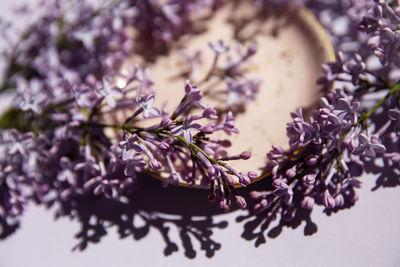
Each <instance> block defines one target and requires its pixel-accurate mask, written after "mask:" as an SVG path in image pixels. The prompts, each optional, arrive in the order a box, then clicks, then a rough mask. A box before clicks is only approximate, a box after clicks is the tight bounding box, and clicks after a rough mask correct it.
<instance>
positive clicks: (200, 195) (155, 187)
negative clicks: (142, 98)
mask: <svg viewBox="0 0 400 267" xmlns="http://www.w3.org/2000/svg"><path fill="white" fill-rule="evenodd" d="M265 186H266V182H264V181H261V182H259V183H256V184H254V185H251V186H249V188H247V189H242V190H241V191H242V192H241V193H242V194H244V195H245V194H247V193H248V192H249V191H250V190H260V189H265ZM207 195H208V190H203V189H195V188H184V187H168V188H163V187H162V186H161V182H160V181H158V180H156V179H154V178H152V177H149V176H145V175H143V176H141V177H139V180H138V187H137V189H136V192H134V193H133V194H132V197H131V198H130V202H129V204H124V203H120V202H117V201H114V200H109V199H105V198H93V197H90V198H82V199H79V200H78V201H77V202H76V203H74V205H73V206H71V205H70V204H69V203H63V204H62V205H61V207H60V209H59V211H58V212H57V217H63V216H68V217H72V218H74V219H75V220H77V221H78V222H79V223H80V225H81V229H80V231H79V232H78V233H77V234H76V238H77V240H78V244H77V245H76V246H75V247H74V250H76V249H78V250H84V249H86V248H87V247H88V245H89V244H90V243H93V244H94V243H98V242H100V241H101V239H102V237H104V236H105V235H107V232H108V230H109V229H110V230H112V231H115V227H116V229H117V232H118V235H119V236H120V238H132V239H134V240H140V239H142V238H145V237H146V236H147V234H148V233H149V232H150V230H153V231H154V230H156V231H158V232H159V234H160V235H161V238H162V239H163V241H164V243H165V248H164V255H165V256H168V255H170V254H172V253H174V252H177V251H178V250H179V243H180V244H181V246H182V248H183V250H184V254H185V256H186V257H188V258H195V257H196V256H197V253H198V252H199V251H196V249H195V247H198V246H195V243H198V245H199V247H200V250H202V251H204V253H205V255H206V256H207V257H212V256H214V254H215V252H216V251H217V250H219V249H220V248H221V246H222V244H221V243H219V242H218V241H216V240H214V239H213V231H214V230H216V229H224V228H227V227H228V222H227V221H224V220H223V219H219V218H220V217H216V216H215V215H218V214H222V213H223V211H222V210H221V209H220V208H219V207H218V205H216V204H215V203H209V202H208V201H207ZM296 201H297V200H296ZM297 204H298V205H297V207H298V208H297V209H296V210H295V211H294V213H293V214H294V219H293V220H292V221H291V222H289V221H285V219H284V218H280V219H279V220H276V221H275V220H274V219H275V218H268V217H266V216H265V214H264V213H260V214H256V213H254V212H252V211H251V209H248V210H247V214H246V215H239V216H238V217H237V221H238V222H242V223H244V229H243V234H242V237H243V238H244V239H246V240H249V241H253V240H254V241H255V246H259V245H260V244H262V243H265V242H266V239H265V237H269V238H276V237H278V236H279V234H280V233H281V232H282V230H283V228H284V227H288V228H297V227H299V226H300V225H301V224H302V222H303V221H304V222H305V223H306V224H305V228H304V234H305V235H311V234H313V233H315V232H316V231H317V226H316V224H315V223H314V222H312V221H311V218H310V215H311V214H310V212H309V211H307V210H304V209H302V208H301V207H300V203H299V202H298V203H297ZM249 207H252V205H251V203H250V205H249ZM236 209H237V208H235V207H233V209H232V211H235V210H236ZM240 214H243V213H240ZM271 222H278V223H277V225H275V226H273V227H271V226H272V225H271ZM110 227H112V228H110Z"/></svg>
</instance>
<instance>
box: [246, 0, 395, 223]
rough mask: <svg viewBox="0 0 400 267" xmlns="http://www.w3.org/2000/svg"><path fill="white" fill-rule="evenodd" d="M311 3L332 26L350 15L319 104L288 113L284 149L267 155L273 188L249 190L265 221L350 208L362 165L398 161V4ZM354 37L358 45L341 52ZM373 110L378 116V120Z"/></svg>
mask: <svg viewBox="0 0 400 267" xmlns="http://www.w3.org/2000/svg"><path fill="white" fill-rule="evenodd" d="M310 2H311V3H310V5H311V7H313V8H314V9H315V10H319V11H321V10H324V11H326V10H328V11H329V13H328V16H330V20H329V24H332V23H331V21H332V20H333V21H335V18H339V17H340V16H343V15H346V14H347V16H346V18H348V19H349V21H348V22H349V25H348V28H345V30H347V33H344V34H343V35H344V36H339V37H338V36H337V35H336V36H334V37H336V39H335V38H334V40H335V41H336V42H337V43H336V44H335V45H336V47H337V48H338V52H337V58H336V62H329V63H327V64H324V65H323V71H324V73H325V76H324V77H323V78H321V79H320V80H319V83H320V84H321V85H322V88H323V92H324V96H323V97H322V98H321V100H320V103H319V108H318V109H317V110H315V111H314V113H313V115H312V116H311V117H310V118H304V117H303V114H302V111H301V109H300V110H299V111H298V112H297V113H292V114H291V116H292V121H291V122H289V123H288V124H287V135H288V137H289V149H288V150H284V149H283V148H281V147H279V146H274V147H273V149H272V150H271V151H270V152H269V153H268V154H267V158H268V164H267V166H266V171H267V172H269V173H270V174H271V175H270V177H271V178H270V189H267V190H265V191H253V192H251V193H250V196H251V197H252V198H253V199H254V200H255V206H254V209H255V210H256V211H258V212H261V211H262V212H265V213H266V218H267V220H269V221H271V220H273V219H274V218H276V215H277V214H280V215H281V217H280V218H281V220H283V221H284V222H290V221H292V220H293V219H294V217H295V216H296V212H297V211H298V210H300V209H303V210H311V209H312V208H313V206H314V205H316V204H317V205H323V206H324V207H325V209H326V211H327V212H330V211H337V210H339V209H342V208H346V207H350V206H352V205H353V204H354V203H355V202H356V201H357V199H358V196H357V192H356V189H357V188H359V187H360V186H361V184H362V181H361V180H360V177H361V175H362V174H363V173H364V172H365V171H366V170H367V168H366V165H368V164H379V163H378V162H379V160H381V161H382V160H383V161H384V166H387V167H388V166H391V167H392V168H394V167H395V166H396V167H397V164H398V155H399V154H398V153H399V146H398V137H399V132H398V130H399V129H398V114H399V111H398V110H399V109H398V103H399V95H400V84H399V81H398V80H396V75H397V74H396V71H398V60H399V59H400V53H399V48H398V45H399V42H398V40H397V39H396V36H397V35H398V34H399V31H398V28H399V25H400V16H399V14H398V11H399V7H394V5H396V4H395V3H391V2H390V1H375V3H373V2H372V1H371V2H368V1H356V2H357V3H358V4H356V5H354V6H351V3H353V2H354V1H341V6H339V7H338V5H337V4H336V3H333V2H332V3H331V5H332V6H335V8H336V9H334V8H332V7H329V3H328V2H329V1H328V2H327V3H320V2H319V1H310ZM350 6H351V8H350ZM346 7H349V9H346ZM340 8H342V9H340ZM354 14H362V15H364V17H362V19H361V20H360V19H358V18H357V16H354ZM322 21H324V19H322ZM327 22H328V20H327ZM327 28H328V29H329V26H328V25H327ZM354 29H356V30H354ZM357 29H358V31H357ZM331 34H334V29H331ZM344 37H347V38H344ZM352 39H353V41H354V40H357V43H356V45H357V46H356V47H354V48H353V49H346V48H348V47H349V46H348V42H349V40H352ZM339 49H343V51H340V50H339ZM356 52H357V53H356ZM371 62H373V63H374V64H371ZM397 79H398V78H397ZM382 110H383V111H382ZM377 113H381V115H382V116H381V117H379V118H378V119H376V118H375V117H374V116H375V115H376V114H377ZM374 114H375V115H374ZM389 140H390V141H389ZM389 150H390V152H389ZM294 199H296V200H297V203H301V204H300V206H299V205H294V204H293V202H294Z"/></svg>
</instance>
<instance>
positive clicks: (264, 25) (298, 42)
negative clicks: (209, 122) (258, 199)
mask: <svg viewBox="0 0 400 267" xmlns="http://www.w3.org/2000/svg"><path fill="white" fill-rule="evenodd" d="M255 12H256V10H255V9H254V6H252V5H250V4H248V3H247V4H246V3H242V4H240V5H239V6H233V5H232V4H229V5H226V6H224V7H223V8H221V9H220V10H219V11H218V12H217V13H216V15H215V16H214V17H213V18H212V19H210V20H209V21H208V23H207V24H206V25H207V31H205V32H204V33H202V34H198V35H195V36H186V37H184V38H183V39H182V40H180V41H179V43H177V45H176V47H181V48H184V49H185V50H186V51H188V52H189V53H191V54H194V52H195V51H197V50H201V51H203V59H204V64H203V65H202V67H201V68H200V72H199V73H201V74H204V73H206V72H207V71H208V69H209V66H210V65H211V63H212V59H213V52H212V51H211V49H210V48H209V47H208V42H210V41H211V42H216V41H218V40H220V39H222V40H223V41H224V42H225V43H226V44H229V45H231V47H232V48H234V46H235V45H234V44H235V40H234V36H235V34H234V27H233V26H232V24H231V23H229V22H228V21H232V20H236V21H239V20H241V19H243V21H248V24H246V25H245V24H243V23H240V24H239V25H241V26H243V29H242V31H241V32H240V34H239V36H240V37H243V38H244V39H249V37H250V40H247V41H246V42H245V43H244V45H245V46H246V45H248V44H251V43H255V44H256V45H257V47H258V51H257V54H256V55H255V57H254V58H253V61H252V64H251V71H250V72H249V74H248V76H250V77H260V78H261V79H262V80H263V83H262V86H261V88H260V92H259V95H258V97H257V99H256V100H255V101H254V102H253V103H252V104H250V105H249V106H248V107H247V109H246V111H245V113H244V114H239V115H238V116H237V118H236V127H237V128H238V129H240V134H238V135H236V136H232V137H230V140H231V141H232V143H233V146H232V147H231V148H230V149H229V152H230V154H238V153H240V152H242V151H244V150H248V151H250V152H251V153H252V158H251V159H249V160H247V161H235V162H232V163H231V166H233V167H234V168H235V169H237V170H239V171H243V172H247V171H249V170H252V171H256V172H257V173H258V174H259V175H260V179H261V178H262V177H263V173H262V169H263V167H264V166H265V164H266V153H267V152H268V151H269V150H270V149H271V146H272V145H273V144H276V145H281V146H283V147H284V148H287V143H288V138H287V136H286V123H287V122H288V121H290V115H289V114H290V112H293V111H296V110H297V109H298V108H299V107H302V108H303V109H307V108H312V107H314V106H315V105H316V102H317V100H318V98H319V96H320V93H319V87H318V86H317V85H316V81H317V79H318V78H319V77H320V76H321V75H322V72H321V64H323V63H325V62H327V61H332V60H334V59H335V54H334V50H333V47H332V44H331V42H330V40H329V37H328V35H327V33H326V32H325V30H324V29H323V27H322V26H321V25H320V23H319V22H318V21H317V19H316V18H315V17H314V16H313V14H312V13H311V12H310V11H309V10H308V9H305V8H303V9H298V10H294V11H291V12H287V13H285V14H282V15H280V16H268V17H267V18H265V19H261V18H258V17H256V16H255ZM181 59H182V56H181V53H180V49H173V50H172V51H171V53H170V54H169V55H168V56H162V57H159V58H158V60H157V62H156V63H154V64H151V65H149V68H150V69H151V73H150V77H151V78H152V79H154V80H155V88H156V89H157V90H159V91H157V92H156V97H157V99H156V106H161V105H162V103H163V102H164V101H167V102H168V108H167V110H169V111H171V110H173V108H175V107H176V106H177V105H178V103H179V101H180V99H181V98H182V96H183V94H184V91H183V84H184V78H182V77H179V74H180V73H181V70H182V66H181V64H182V60H181ZM137 60H138V59H137V57H136V58H135V62H137ZM177 77H178V78H177ZM196 78H197V79H201V77H196ZM208 84H212V86H213V87H210V88H221V86H222V84H221V83H220V84H221V86H220V87H218V83H212V82H211V83H208ZM200 89H201V90H208V89H209V88H208V87H207V84H204V85H202V86H200ZM204 102H205V103H208V104H210V103H211V104H214V105H216V106H224V105H225V103H221V102H215V100H212V99H207V98H205V99H204ZM221 137H223V136H222V135H221ZM224 138H225V137H224ZM264 176H265V175H264ZM162 177H163V175H162V174H161V175H160V177H157V178H160V179H164V178H162ZM180 185H187V184H186V183H185V182H184V181H181V183H180ZM196 186H198V185H196Z"/></svg>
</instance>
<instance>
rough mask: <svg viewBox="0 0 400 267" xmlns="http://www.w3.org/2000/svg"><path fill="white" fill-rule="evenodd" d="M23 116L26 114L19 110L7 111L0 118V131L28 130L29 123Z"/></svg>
mask: <svg viewBox="0 0 400 267" xmlns="http://www.w3.org/2000/svg"><path fill="white" fill-rule="evenodd" d="M25 115H26V113H25V112H24V111H22V110H20V109H9V110H8V111H7V112H6V113H4V114H3V116H2V117H1V118H0V129H13V128H14V129H18V130H22V131H27V130H29V123H28V121H27V120H26V118H25V117H26V116H25Z"/></svg>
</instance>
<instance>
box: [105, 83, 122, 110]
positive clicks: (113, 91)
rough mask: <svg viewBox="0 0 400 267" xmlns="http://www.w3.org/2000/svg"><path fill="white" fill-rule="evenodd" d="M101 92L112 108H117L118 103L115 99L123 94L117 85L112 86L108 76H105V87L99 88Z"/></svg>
mask: <svg viewBox="0 0 400 267" xmlns="http://www.w3.org/2000/svg"><path fill="white" fill-rule="evenodd" d="M99 93H100V94H101V95H103V96H104V97H105V99H106V101H107V104H108V105H109V106H110V107H111V108H115V106H116V105H117V103H116V101H115V99H118V98H121V97H122V96H123V94H122V92H121V90H120V89H119V88H117V87H112V86H111V85H110V82H109V81H108V79H107V78H103V87H102V88H101V89H100V90H99Z"/></svg>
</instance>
